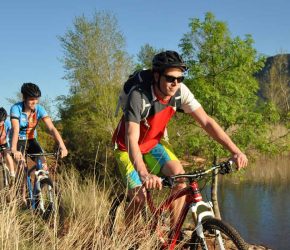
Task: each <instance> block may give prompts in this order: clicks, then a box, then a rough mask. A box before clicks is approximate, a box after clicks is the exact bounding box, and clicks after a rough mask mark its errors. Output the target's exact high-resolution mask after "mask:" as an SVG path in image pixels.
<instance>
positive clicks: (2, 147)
mask: <svg viewBox="0 0 290 250" xmlns="http://www.w3.org/2000/svg"><path fill="white" fill-rule="evenodd" d="M6 118H7V112H6V110H5V109H4V108H3V107H1V108H0V152H2V151H3V155H4V159H5V161H6V164H7V166H8V168H9V172H10V180H11V184H12V183H13V182H14V180H15V170H14V163H13V159H12V157H11V155H10V154H9V150H10V145H9V143H10V136H11V133H10V132H11V123H10V120H9V119H6Z"/></svg>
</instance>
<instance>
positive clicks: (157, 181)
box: [141, 174, 162, 190]
mask: <svg viewBox="0 0 290 250" xmlns="http://www.w3.org/2000/svg"><path fill="white" fill-rule="evenodd" d="M141 180H142V183H143V185H144V186H145V188H146V189H159V190H161V189H162V180H161V178H160V177H158V176H156V175H154V174H147V175H146V176H144V177H143V176H141Z"/></svg>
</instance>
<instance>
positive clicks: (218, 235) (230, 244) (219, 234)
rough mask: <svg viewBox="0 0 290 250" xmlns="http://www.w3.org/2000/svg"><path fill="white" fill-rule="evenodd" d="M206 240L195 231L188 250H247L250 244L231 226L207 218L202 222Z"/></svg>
mask: <svg viewBox="0 0 290 250" xmlns="http://www.w3.org/2000/svg"><path fill="white" fill-rule="evenodd" d="M202 227H203V234H204V236H205V238H204V239H202V238H201V237H199V236H198V235H197V231H196V230H195V231H194V232H193V234H192V237H191V241H190V243H189V244H188V248H186V249H191V250H198V249H209V250H210V249H230V250H235V249H238V250H246V249H248V248H249V247H248V244H247V243H246V242H245V241H244V240H243V239H242V237H241V236H240V235H239V233H238V232H237V231H236V230H235V229H234V228H233V227H231V226H230V225H229V224H227V223H225V222H223V221H221V220H218V219H215V218H207V219H205V220H203V221H202Z"/></svg>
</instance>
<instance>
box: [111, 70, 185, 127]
mask: <svg viewBox="0 0 290 250" xmlns="http://www.w3.org/2000/svg"><path fill="white" fill-rule="evenodd" d="M152 82H153V73H152V70H150V69H146V70H137V71H135V72H134V73H133V74H132V75H130V76H129V78H128V80H127V81H126V82H125V83H124V85H123V88H122V90H121V92H120V94H119V98H118V104H117V108H116V111H115V117H116V116H118V112H119V110H120V108H122V111H123V112H124V111H125V109H126V103H127V100H128V97H129V95H130V93H131V92H132V91H133V90H135V89H139V90H140V93H141V98H142V112H141V118H142V120H143V121H144V122H145V124H148V123H147V120H146V118H147V117H148V116H149V113H150V108H151V107H152V106H153V101H152V100H153V97H152V93H151V83H152ZM169 105H171V106H173V107H175V108H176V111H179V112H183V111H182V110H181V109H180V107H181V93H180V90H178V91H177V93H176V95H175V96H174V98H172V99H171V100H170V102H169Z"/></svg>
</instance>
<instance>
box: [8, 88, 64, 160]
mask: <svg viewBox="0 0 290 250" xmlns="http://www.w3.org/2000/svg"><path fill="white" fill-rule="evenodd" d="M21 93H22V96H23V101H22V102H18V103H16V104H14V105H13V106H12V107H11V110H10V119H11V123H12V141H11V151H12V153H13V155H14V158H15V159H16V160H21V159H22V156H23V154H24V153H25V152H27V153H30V154H37V153H42V152H43V150H42V148H41V147H40V145H39V143H38V141H37V139H36V138H37V132H36V126H37V124H38V122H39V121H40V120H42V121H43V122H44V123H45V125H46V127H47V129H48V131H49V132H50V134H51V135H52V136H53V137H54V139H55V141H56V142H57V143H58V144H59V147H60V153H61V157H62V158H63V157H65V156H66V155H67V154H68V152H67V149H66V146H65V144H64V142H63V140H62V138H61V135H60V134H59V132H58V130H57V129H56V128H55V126H54V125H53V123H52V121H51V119H50V117H49V116H48V114H47V112H46V110H45V109H44V108H43V107H42V106H41V105H39V104H38V101H39V98H40V97H41V91H40V89H39V87H38V86H37V85H36V84H34V83H24V84H23V85H22V87H21Z"/></svg>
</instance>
